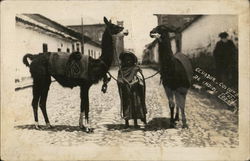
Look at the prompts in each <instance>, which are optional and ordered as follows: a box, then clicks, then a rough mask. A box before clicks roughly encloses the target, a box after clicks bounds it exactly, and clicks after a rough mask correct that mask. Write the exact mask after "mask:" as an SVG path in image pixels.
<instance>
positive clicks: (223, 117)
mask: <svg viewBox="0 0 250 161" xmlns="http://www.w3.org/2000/svg"><path fill="white" fill-rule="evenodd" d="M143 72H144V75H145V77H147V76H149V75H152V74H153V73H154V72H155V71H153V70H151V69H143ZM111 73H112V74H113V75H114V76H116V75H117V70H115V69H113V70H111ZM101 85H102V83H101V82H100V83H99V84H98V85H93V86H92V87H91V89H90V123H91V126H92V128H94V133H90V134H88V133H85V132H83V131H81V130H80V129H79V127H78V121H79V112H80V95H79V93H80V90H79V87H78V88H73V89H69V88H63V87H61V86H60V85H59V84H58V83H57V82H53V83H52V84H51V87H50V91H49V96H48V101H47V111H48V116H49V119H50V122H51V124H52V126H54V128H53V129H46V128H45V127H44V126H42V129H41V130H36V129H35V128H34V126H33V111H32V107H31V105H30V104H31V99H32V89H31V88H26V89H23V90H19V91H17V92H16V94H17V98H18V102H17V104H20V107H16V108H17V110H15V111H16V114H15V116H16V117H15V125H14V130H15V132H16V135H17V136H18V138H19V139H20V140H22V141H23V142H25V143H28V144H29V143H30V144H34V143H36V144H46V145H60V146H73V145H84V144H85V143H95V144H98V145H105V146H107V145H127V144H132V143H133V144H139V145H146V146H159V145H162V146H166V147H211V146H212V147H237V146H238V117H237V114H233V113H232V111H230V110H228V109H227V108H226V107H225V106H224V105H222V104H220V103H218V102H217V101H216V100H215V99H213V98H208V96H205V95H203V94H200V93H198V92H196V91H194V90H192V89H191V90H190V91H189V93H188V95H187V100H186V116H187V121H188V124H189V129H182V128H181V122H179V123H178V124H177V127H176V128H175V129H170V128H169V108H168V100H167V97H166V96H165V93H164V90H163V87H162V85H159V75H157V76H155V77H153V78H151V79H148V80H147V81H146V85H147V91H146V104H147V109H148V114H147V120H148V126H147V127H146V128H145V129H134V128H133V127H132V125H133V122H131V128H130V129H124V120H122V119H121V117H120V99H119V95H118V89H117V85H116V82H115V81H114V80H111V82H110V83H109V85H108V91H107V93H106V94H103V93H102V92H101ZM39 123H40V124H42V125H44V119H43V116H42V113H41V111H40V110H39ZM139 123H141V122H139Z"/></svg>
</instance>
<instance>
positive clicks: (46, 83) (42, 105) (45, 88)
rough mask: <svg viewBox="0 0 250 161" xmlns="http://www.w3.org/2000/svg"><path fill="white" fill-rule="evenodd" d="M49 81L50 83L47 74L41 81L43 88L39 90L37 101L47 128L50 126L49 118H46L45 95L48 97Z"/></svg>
mask: <svg viewBox="0 0 250 161" xmlns="http://www.w3.org/2000/svg"><path fill="white" fill-rule="evenodd" d="M50 83H51V79H50V76H49V77H47V78H46V80H45V81H44V82H43V89H42V91H41V98H40V102H39V106H40V108H41V111H42V113H43V117H44V120H45V123H46V125H47V127H48V128H51V127H52V126H51V125H50V122H49V118H48V115H47V110H46V103H47V97H48V91H49V86H50Z"/></svg>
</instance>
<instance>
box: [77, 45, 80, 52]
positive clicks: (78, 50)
mask: <svg viewBox="0 0 250 161" xmlns="http://www.w3.org/2000/svg"><path fill="white" fill-rule="evenodd" d="M79 46H80V45H79V44H78V43H77V44H76V51H77V52H80V48H79Z"/></svg>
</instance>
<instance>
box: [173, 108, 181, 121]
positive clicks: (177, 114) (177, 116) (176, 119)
mask: <svg viewBox="0 0 250 161" xmlns="http://www.w3.org/2000/svg"><path fill="white" fill-rule="evenodd" d="M179 120H180V118H179V107H178V106H177V107H176V113H175V117H174V121H179Z"/></svg>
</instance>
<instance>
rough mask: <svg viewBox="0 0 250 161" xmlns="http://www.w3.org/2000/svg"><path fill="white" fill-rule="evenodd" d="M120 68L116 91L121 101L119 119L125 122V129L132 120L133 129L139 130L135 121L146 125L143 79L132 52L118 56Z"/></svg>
mask: <svg viewBox="0 0 250 161" xmlns="http://www.w3.org/2000/svg"><path fill="white" fill-rule="evenodd" d="M119 59H120V61H121V68H120V69H119V71H118V78H117V79H118V81H117V82H118V83H117V84H118V89H119V95H120V99H121V117H122V118H123V119H124V120H125V127H126V128H128V127H129V120H131V119H133V120H134V127H135V128H139V127H140V126H139V125H138V123H137V119H141V121H142V122H143V123H144V125H146V113H147V109H146V104H145V89H146V88H145V79H144V76H143V74H142V71H141V69H140V67H139V66H137V57H136V56H135V54H134V53H132V52H123V53H121V54H120V56H119Z"/></svg>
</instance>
